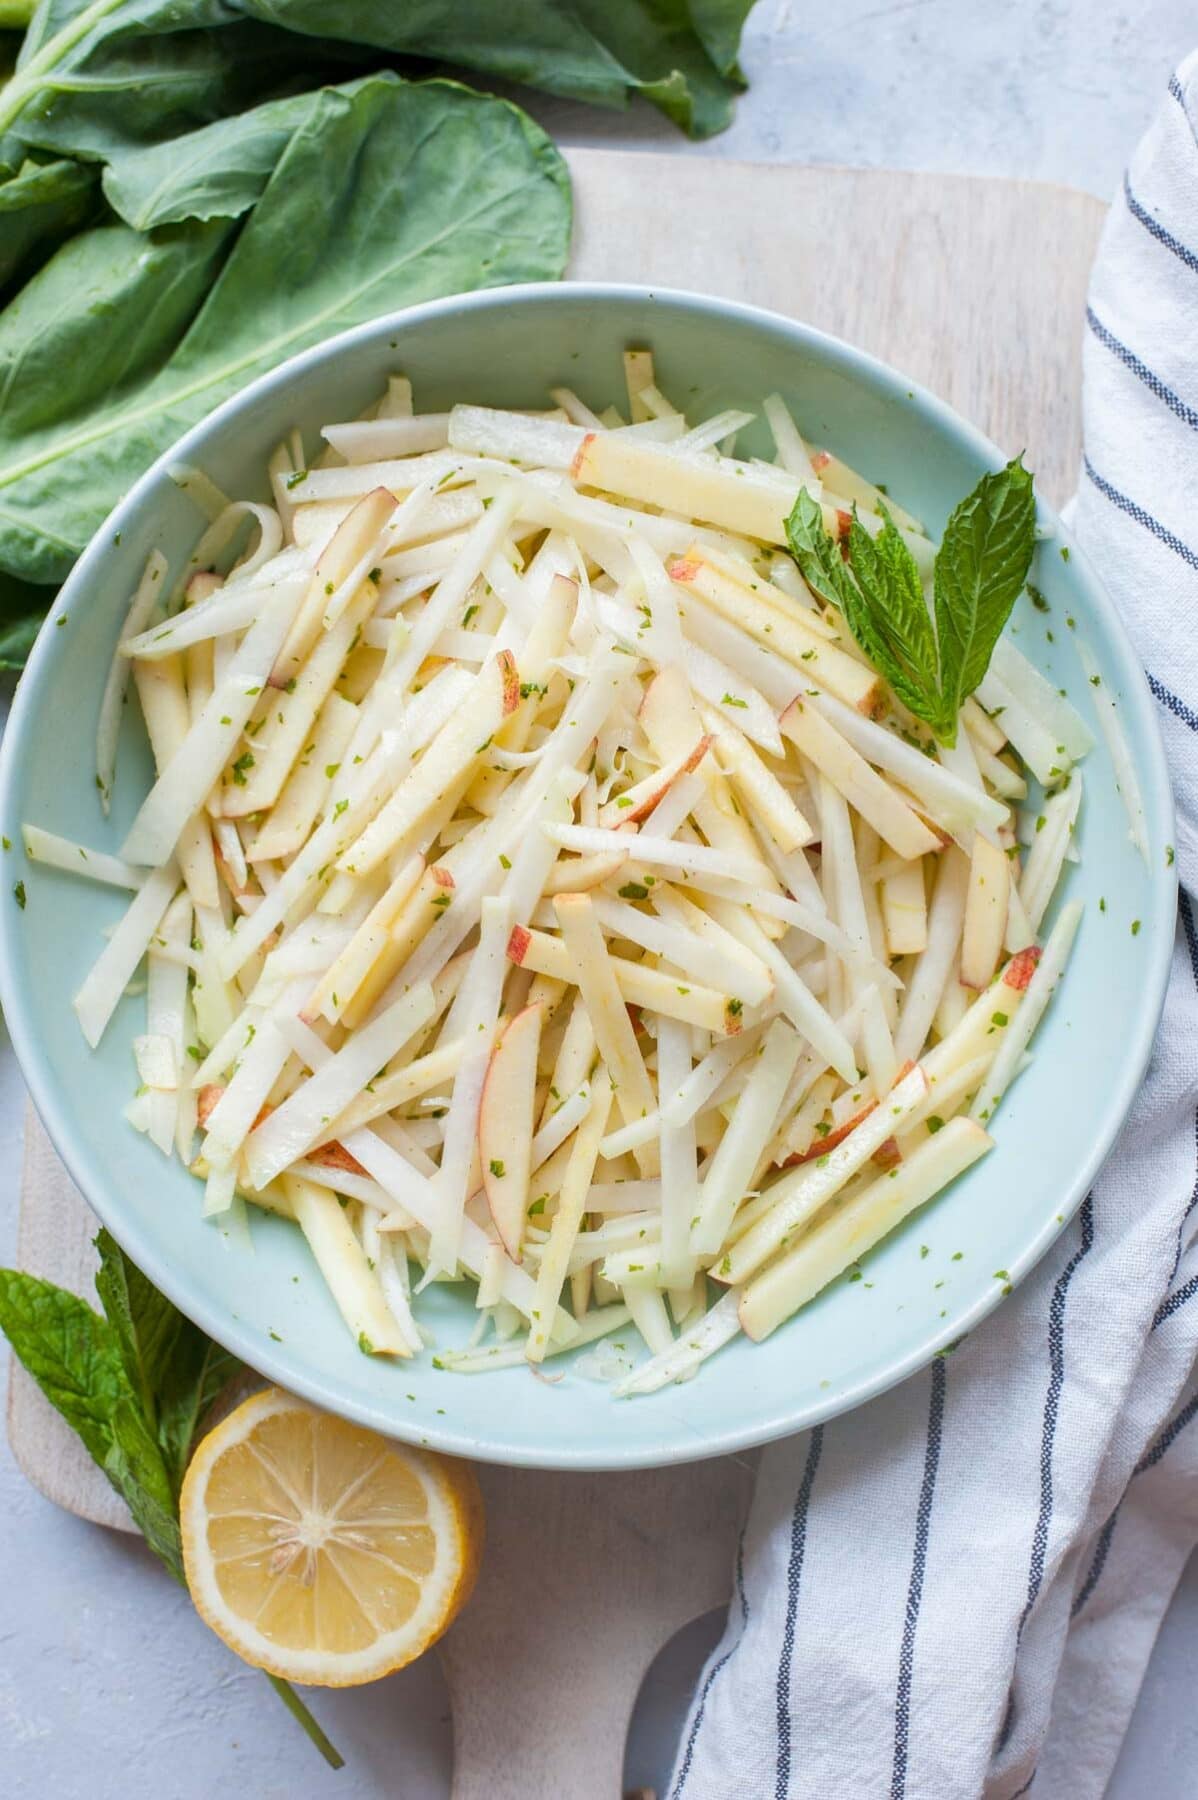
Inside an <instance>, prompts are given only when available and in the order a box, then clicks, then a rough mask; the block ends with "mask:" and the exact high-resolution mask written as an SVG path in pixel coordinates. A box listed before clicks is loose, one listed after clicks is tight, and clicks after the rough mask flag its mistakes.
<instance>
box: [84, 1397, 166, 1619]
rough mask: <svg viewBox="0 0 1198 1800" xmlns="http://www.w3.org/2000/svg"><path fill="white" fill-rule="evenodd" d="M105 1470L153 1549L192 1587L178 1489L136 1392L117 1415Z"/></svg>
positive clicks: (123, 1402) (128, 1398)
mask: <svg viewBox="0 0 1198 1800" xmlns="http://www.w3.org/2000/svg"><path fill="white" fill-rule="evenodd" d="M103 1468H104V1473H105V1474H106V1475H107V1477H108V1479H109V1481H111V1483H112V1485H113V1487H114V1488H115V1489H116V1491H117V1493H118V1494H120V1495H121V1497H122V1499H123V1500H124V1501H125V1503H126V1505H127V1506H128V1508H129V1511H130V1512H131V1513H132V1515H133V1521H134V1524H135V1525H136V1526H137V1528H138V1530H139V1531H140V1532H141V1534H142V1536H143V1537H144V1538H145V1540H146V1543H147V1544H148V1545H149V1546H150V1549H151V1550H152V1551H153V1552H154V1554H155V1556H157V1557H158V1558H159V1559H160V1561H161V1562H163V1563H164V1564H165V1565H166V1567H167V1568H168V1569H169V1570H170V1572H171V1574H172V1575H173V1576H174V1578H175V1580H176V1581H177V1582H179V1583H180V1584H181V1585H182V1586H184V1587H186V1585H187V1581H186V1578H185V1576H184V1574H183V1548H182V1545H181V1543H180V1541H179V1523H178V1515H177V1511H176V1507H177V1502H176V1499H175V1492H174V1489H173V1487H172V1485H171V1481H170V1477H169V1475H168V1474H167V1470H166V1464H165V1463H164V1462H163V1460H162V1453H161V1451H160V1450H159V1448H158V1445H157V1444H156V1442H155V1441H154V1439H153V1437H152V1436H151V1435H150V1432H149V1430H148V1428H147V1426H146V1422H145V1419H144V1418H143V1416H142V1414H141V1411H140V1409H139V1407H138V1404H137V1401H136V1400H135V1399H134V1398H133V1396H132V1395H131V1394H128V1395H126V1396H125V1398H124V1399H122V1400H121V1401H120V1402H119V1403H118V1404H117V1407H116V1409H115V1411H114V1413H113V1416H112V1442H111V1444H110V1445H109V1448H108V1454H107V1455H106V1456H105V1458H104V1463H103Z"/></svg>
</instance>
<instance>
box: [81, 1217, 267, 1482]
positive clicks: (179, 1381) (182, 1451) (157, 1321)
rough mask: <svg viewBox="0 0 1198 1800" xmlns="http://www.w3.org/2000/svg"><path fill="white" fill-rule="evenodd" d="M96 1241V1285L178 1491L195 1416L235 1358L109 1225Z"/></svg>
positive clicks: (235, 1366) (233, 1369)
mask: <svg viewBox="0 0 1198 1800" xmlns="http://www.w3.org/2000/svg"><path fill="white" fill-rule="evenodd" d="M96 1249H97V1250H98V1251H99V1253H100V1268H99V1271H98V1273H97V1275H96V1292H97V1293H98V1294H99V1296H100V1300H101V1302H102V1303H103V1306H104V1311H105V1313H106V1314H107V1315H108V1319H109V1323H110V1324H111V1326H112V1328H113V1331H114V1333H115V1335H116V1339H117V1343H118V1346H119V1349H120V1354H121V1361H122V1363H123V1365H124V1368H125V1373H126V1375H127V1376H128V1378H129V1384H130V1387H131V1388H132V1390H133V1392H134V1393H135V1394H136V1395H137V1398H138V1400H139V1402H140V1405H141V1409H142V1414H143V1416H144V1418H145V1420H146V1422H147V1425H148V1426H149V1428H150V1430H151V1431H153V1432H154V1433H155V1436H156V1438H157V1445H158V1449H159V1451H160V1452H161V1456H162V1461H163V1465H164V1467H165V1469H166V1472H167V1475H168V1477H169V1481H170V1485H171V1489H172V1491H173V1493H174V1494H177V1493H178V1491H179V1487H180V1485H181V1483H182V1480H183V1473H184V1470H185V1469H186V1467H187V1461H188V1457H189V1455H190V1453H191V1446H192V1443H193V1441H194V1439H195V1435H196V1431H197V1429H198V1427H199V1425H200V1422H201V1421H202V1419H203V1417H204V1414H205V1413H206V1412H207V1411H208V1408H209V1407H210V1406H211V1405H212V1402H213V1401H214V1400H215V1399H216V1397H217V1395H218V1394H219V1393H220V1391H221V1389H222V1388H223V1387H224V1386H225V1384H226V1383H227V1382H228V1381H230V1380H231V1379H232V1377H233V1376H234V1375H236V1374H237V1372H238V1371H239V1369H240V1368H241V1364H240V1363H239V1362H238V1360H237V1358H236V1357H235V1356H230V1355H229V1353H228V1351H226V1350H222V1349H221V1347H220V1345H219V1344H214V1343H213V1342H212V1340H211V1338H209V1337H206V1336H205V1334H204V1333H203V1332H202V1331H201V1330H200V1329H199V1328H198V1327H197V1326H195V1325H193V1324H192V1323H191V1320H190V1319H188V1318H185V1317H184V1315H183V1314H182V1313H181V1312H180V1311H179V1310H178V1308H177V1307H175V1306H173V1305H172V1304H171V1302H170V1301H169V1300H168V1299H167V1298H166V1297H165V1295H163V1294H160V1293H159V1292H158V1289H157V1288H156V1287H155V1286H154V1285H153V1283H152V1282H150V1281H148V1280H147V1279H146V1277H145V1276H144V1275H143V1274H142V1272H141V1270H140V1269H139V1268H137V1266H136V1265H135V1264H134V1263H132V1262H130V1261H129V1258H128V1257H127V1256H126V1255H125V1253H124V1251H123V1250H122V1249H121V1247H120V1245H119V1244H118V1243H117V1242H116V1240H115V1238H113V1237H111V1236H110V1235H109V1233H108V1232H107V1231H101V1232H100V1233H99V1236H98V1237H97V1238H96ZM127 1497H128V1496H126V1498H127ZM135 1516H136V1515H135Z"/></svg>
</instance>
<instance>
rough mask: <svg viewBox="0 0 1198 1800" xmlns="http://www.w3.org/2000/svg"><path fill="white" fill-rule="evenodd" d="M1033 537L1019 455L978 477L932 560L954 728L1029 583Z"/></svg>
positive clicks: (1032, 513) (1032, 507) (1028, 485)
mask: <svg viewBox="0 0 1198 1800" xmlns="http://www.w3.org/2000/svg"><path fill="white" fill-rule="evenodd" d="M1035 531H1036V502H1035V497H1034V495H1033V493H1032V478H1031V476H1030V474H1029V473H1028V471H1027V470H1026V469H1025V468H1024V466H1023V461H1022V458H1021V457H1018V456H1017V457H1016V458H1015V460H1014V461H1013V462H1009V463H1008V464H1007V466H1006V468H1005V469H1000V470H999V471H998V472H997V473H996V474H992V475H983V476H982V479H981V480H980V481H979V482H978V484H977V486H976V487H975V488H974V490H973V492H972V493H971V494H968V495H967V496H966V498H965V499H964V500H962V502H961V504H960V505H959V506H958V507H957V508H956V510H955V512H954V513H953V515H952V517H951V518H950V519H949V522H948V524H947V525H946V526H945V528H944V537H943V538H942V540H941V543H940V549H939V550H938V551H937V553H936V570H935V579H936V637H937V640H938V642H939V645H940V689H941V693H942V695H943V697H944V701H945V707H946V714H947V716H949V717H951V718H952V720H953V723H954V726H955V723H956V716H957V712H958V709H959V708H960V705H961V702H962V701H963V700H965V699H966V698H968V696H969V695H970V694H972V693H973V690H974V689H975V688H976V687H977V685H978V683H979V682H980V681H981V680H982V678H983V676H984V675H985V673H986V670H987V668H988V666H989V663H990V657H991V655H992V654H993V651H994V646H995V644H996V643H997V642H998V640H999V637H1000V635H1001V633H1002V628H1003V626H1004V625H1005V624H1006V622H1007V620H1008V618H1009V617H1010V614H1011V608H1012V607H1013V606H1014V604H1015V602H1016V600H1017V599H1018V597H1019V594H1020V592H1021V590H1022V588H1023V584H1024V582H1025V581H1026V580H1027V573H1028V570H1029V568H1030V567H1031V562H1032V552H1033V550H1034V549H1035V547H1036V536H1035Z"/></svg>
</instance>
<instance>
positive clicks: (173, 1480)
mask: <svg viewBox="0 0 1198 1800" xmlns="http://www.w3.org/2000/svg"><path fill="white" fill-rule="evenodd" d="M96 1249H97V1250H98V1252H99V1256H100V1267H99V1269H98V1271H97V1273H96V1292H97V1293H98V1295H99V1297H100V1302H101V1305H102V1306H103V1308H104V1311H103V1314H100V1313H98V1312H96V1311H95V1310H94V1309H93V1308H92V1307H90V1306H88V1304H87V1303H86V1301H84V1300H81V1299H80V1298H79V1296H78V1295H77V1294H72V1293H69V1292H68V1291H67V1289H65V1288H60V1287H55V1286H54V1285H53V1284H52V1283H51V1282H48V1281H42V1280H40V1279H39V1278H38V1277H37V1276H35V1275H26V1274H23V1273H22V1272H21V1271H20V1270H18V1269H0V1329H2V1330H3V1331H4V1334H5V1336H6V1337H7V1338H8V1341H9V1343H10V1344H11V1345H12V1348H13V1351H14V1353H15V1354H16V1356H17V1357H18V1358H19V1359H20V1361H21V1363H22V1365H23V1367H24V1368H25V1369H26V1370H27V1371H28V1372H29V1374H30V1375H31V1376H32V1377H33V1379H34V1381H36V1382H37V1384H38V1386H39V1387H40V1388H41V1390H42V1393H43V1394H44V1395H45V1396H46V1398H47V1400H48V1401H49V1402H50V1404H51V1406H53V1407H55V1408H56V1410H57V1411H58V1412H59V1413H61V1414H62V1417H63V1418H64V1419H65V1420H66V1422H67V1424H68V1425H69V1426H70V1427H71V1429H72V1430H73V1431H74V1432H75V1433H76V1435H77V1436H78V1437H79V1439H80V1441H81V1442H82V1444H83V1445H84V1447H85V1449H86V1450H87V1452H88V1454H89V1456H91V1458H92V1459H93V1461H94V1462H96V1463H97V1464H98V1465H99V1467H100V1468H101V1469H103V1471H104V1473H105V1475H106V1476H107V1477H108V1479H109V1481H110V1482H111V1483H112V1485H113V1487H114V1488H115V1489H116V1491H117V1493H118V1494H119V1495H120V1496H121V1498H122V1499H123V1500H124V1501H125V1503H126V1505H127V1506H128V1508H129V1511H130V1513H131V1514H132V1516H133V1520H134V1523H135V1524H136V1525H137V1528H138V1530H139V1531H140V1532H141V1534H142V1536H143V1537H144V1538H145V1540H146V1543H147V1544H148V1545H149V1547H150V1549H151V1550H152V1551H153V1552H154V1554H155V1556H157V1557H158V1559H159V1561H160V1562H162V1563H163V1564H164V1566H165V1567H166V1568H167V1569H168V1570H169V1572H170V1574H171V1575H172V1576H173V1577H174V1579H175V1580H176V1581H177V1582H179V1583H180V1585H181V1586H183V1587H186V1585H187V1579H186V1576H185V1574H184V1569H183V1550H182V1544H181V1541H180V1536H179V1490H180V1488H181V1486H182V1483H183V1476H184V1473H185V1472H186V1469H187V1464H188V1461H189V1459H190V1456H191V1452H192V1449H193V1447H194V1445H195V1442H196V1438H197V1436H198V1434H199V1432H200V1431H201V1428H202V1426H203V1424H204V1420H205V1418H206V1416H207V1414H208V1412H209V1411H210V1409H211V1407H212V1404H213V1402H214V1401H215V1400H216V1398H217V1397H218V1395H219V1394H220V1393H221V1391H222V1390H223V1389H224V1388H225V1387H226V1386H227V1384H228V1383H229V1381H231V1380H232V1379H233V1377H234V1376H236V1375H238V1374H239V1373H240V1372H241V1369H242V1365H241V1363H239V1362H238V1361H237V1359H236V1357H233V1356H230V1355H229V1353H228V1352H227V1351H225V1350H222V1349H221V1347H220V1345H219V1344H214V1343H213V1341H212V1339H211V1338H209V1337H206V1336H205V1335H204V1333H203V1332H202V1331H201V1330H200V1329H199V1328H198V1326H195V1325H193V1324H192V1323H191V1321H190V1320H189V1319H186V1318H185V1317H184V1316H183V1314H182V1313H181V1312H179V1311H178V1309H177V1308H176V1307H174V1306H172V1305H171V1302H170V1301H169V1300H167V1299H166V1298H165V1297H164V1296H163V1295H162V1294H160V1293H159V1292H158V1290H157V1288H155V1287H154V1286H153V1285H152V1284H151V1283H150V1282H149V1281H147V1280H146V1278H145V1276H144V1275H143V1274H142V1273H141V1271H140V1270H139V1269H138V1268H136V1267H135V1265H134V1264H133V1263H131V1262H130V1261H129V1259H128V1257H127V1256H126V1255H125V1253H124V1251H123V1250H122V1249H121V1248H120V1246H119V1244H118V1243H117V1242H116V1240H115V1238H113V1237H111V1236H110V1235H109V1234H108V1232H107V1231H101V1232H100V1234H99V1236H98V1237H97V1239H96ZM267 1680H268V1681H269V1682H270V1684H271V1686H272V1687H273V1688H274V1690H275V1692H276V1693H277V1694H278V1696H279V1698H280V1699H281V1700H282V1702H283V1704H284V1705H285V1706H286V1708H287V1710H288V1711H289V1712H290V1713H291V1715H292V1717H293V1718H294V1719H295V1720H296V1721H297V1722H298V1724H299V1725H300V1726H301V1727H302V1728H303V1730H304V1731H305V1732H306V1733H307V1735H308V1737H309V1738H310V1739H311V1740H312V1742H313V1744H314V1745H315V1746H316V1748H317V1749H318V1750H319V1751H320V1754H321V1755H322V1756H323V1757H324V1759H325V1761H326V1762H327V1763H328V1764H329V1765H330V1767H331V1768H334V1769H339V1768H341V1767H342V1766H343V1760H344V1759H343V1758H342V1757H341V1755H340V1754H339V1752H338V1751H337V1750H336V1749H335V1748H334V1746H333V1745H332V1744H331V1743H330V1742H329V1739H328V1738H327V1737H326V1736H325V1734H324V1732H323V1731H322V1730H321V1728H320V1726H319V1725H318V1724H317V1722H316V1720H315V1719H314V1718H313V1717H312V1714H311V1713H310V1712H309V1711H308V1708H307V1707H306V1706H305V1705H304V1702H303V1701H302V1700H301V1699H300V1697H299V1695H298V1694H297V1693H296V1692H295V1690H294V1688H292V1687H291V1685H290V1684H289V1683H288V1682H286V1681H282V1680H280V1679H279V1677H277V1676H275V1675H268V1676H267Z"/></svg>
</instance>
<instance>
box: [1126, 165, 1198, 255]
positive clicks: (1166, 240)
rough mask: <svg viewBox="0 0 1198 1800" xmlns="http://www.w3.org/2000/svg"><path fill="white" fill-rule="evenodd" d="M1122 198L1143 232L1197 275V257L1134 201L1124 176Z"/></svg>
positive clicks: (1128, 183)
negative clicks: (1142, 228) (1148, 234)
mask: <svg viewBox="0 0 1198 1800" xmlns="http://www.w3.org/2000/svg"><path fill="white" fill-rule="evenodd" d="M1123 198H1124V199H1125V200H1126V201H1127V210H1128V212H1129V213H1130V214H1131V216H1132V218H1133V219H1135V220H1137V221H1138V223H1139V224H1141V225H1142V226H1143V227H1144V229H1145V231H1147V232H1149V233H1150V234H1151V236H1152V237H1154V238H1155V239H1156V241H1157V243H1158V244H1163V245H1164V246H1165V249H1166V250H1171V251H1172V252H1173V254H1174V256H1176V257H1177V259H1178V261H1179V262H1183V263H1184V264H1185V266H1186V268H1187V269H1193V270H1194V271H1195V272H1196V273H1198V256H1195V254H1194V252H1193V251H1192V250H1190V249H1187V247H1186V245H1185V244H1183V243H1182V242H1181V240H1180V239H1179V238H1175V237H1174V236H1173V233H1172V232H1171V231H1167V230H1166V229H1165V227H1164V226H1163V225H1162V224H1161V222H1160V220H1159V219H1154V218H1153V216H1152V214H1151V213H1150V212H1149V211H1148V208H1147V207H1146V206H1145V205H1143V203H1142V202H1141V201H1139V200H1137V199H1136V197H1135V195H1134V194H1133V193H1132V191H1131V183H1130V182H1129V181H1128V179H1127V176H1126V175H1125V176H1124V177H1123Z"/></svg>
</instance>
